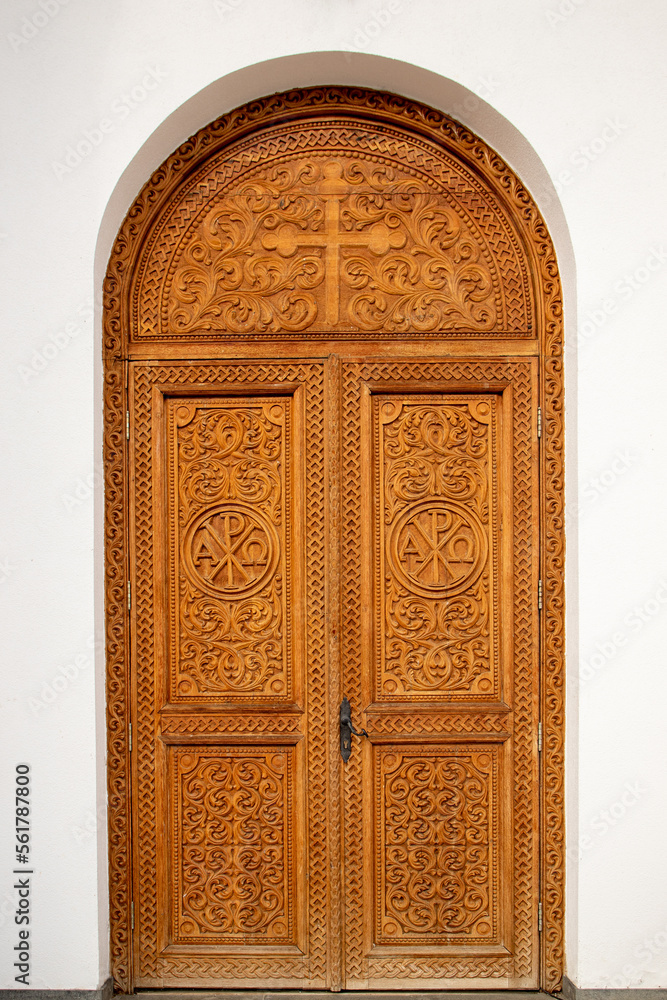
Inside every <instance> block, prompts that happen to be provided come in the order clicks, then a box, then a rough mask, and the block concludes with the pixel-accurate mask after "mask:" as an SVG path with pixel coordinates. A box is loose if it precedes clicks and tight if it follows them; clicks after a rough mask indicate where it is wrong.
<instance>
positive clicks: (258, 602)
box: [170, 399, 289, 699]
mask: <svg viewBox="0 0 667 1000" xmlns="http://www.w3.org/2000/svg"><path fill="white" fill-rule="evenodd" d="M170 406H171V409H172V413H171V418H172V425H173V429H172V432H171V440H172V442H173V443H172V450H173V454H172V456H171V461H172V463H173V464H174V466H175V468H176V476H177V488H176V489H175V490H172V491H171V493H172V496H173V497H177V498H178V500H177V503H178V512H177V514H174V521H175V522H176V523H175V525H174V530H175V531H176V533H177V535H178V544H177V545H173V546H172V557H173V559H174V565H173V569H172V572H173V574H174V578H176V579H179V594H178V604H177V607H174V608H173V609H172V621H173V626H172V627H173V628H174V632H175V641H174V643H173V649H174V651H176V650H178V656H177V659H176V661H175V662H174V664H173V667H172V674H173V682H172V683H173V689H174V690H173V697H174V698H175V699H178V698H183V697H185V698H188V697H193V696H201V695H209V696H210V695H215V694H216V693H217V694H218V695H220V694H221V693H225V694H227V695H229V696H237V697H238V696H242V695H243V694H247V693H249V692H252V693H255V694H257V693H264V694H270V695H275V694H282V695H284V694H285V693H286V691H287V687H288V669H289V665H288V662H287V651H286V645H285V608H284V600H285V593H284V576H285V569H286V565H287V563H286V558H287V553H286V551H285V548H286V542H285V539H284V537H283V534H284V507H285V504H286V502H287V497H286V483H285V466H286V464H287V462H288V456H287V455H286V446H285V431H286V424H287V420H288V414H287V410H286V404H285V401H284V400H280V399H272V400H269V401H267V402H266V403H263V404H262V403H260V404H259V405H258V404H257V402H256V401H255V402H254V403H253V405H250V404H248V405H245V406H244V405H242V403H233V404H229V405H227V406H223V405H220V403H219V401H218V402H216V404H215V405H211V404H210V403H209V404H207V403H206V401H202V402H201V404H200V405H199V406H194V405H192V404H185V403H182V402H180V401H179V400H174V401H171V403H170Z"/></svg>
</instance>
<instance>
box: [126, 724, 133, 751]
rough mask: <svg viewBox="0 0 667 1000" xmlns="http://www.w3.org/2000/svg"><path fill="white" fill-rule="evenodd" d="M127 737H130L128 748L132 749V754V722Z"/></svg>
mask: <svg viewBox="0 0 667 1000" xmlns="http://www.w3.org/2000/svg"><path fill="white" fill-rule="evenodd" d="M127 735H128V746H129V749H130V753H132V723H131V722H130V723H129V725H128V730H127Z"/></svg>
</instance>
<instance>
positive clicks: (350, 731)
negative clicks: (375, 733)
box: [340, 698, 368, 764]
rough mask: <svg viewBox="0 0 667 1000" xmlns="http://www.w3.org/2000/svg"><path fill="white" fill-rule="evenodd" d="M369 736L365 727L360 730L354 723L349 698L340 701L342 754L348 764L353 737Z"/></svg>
mask: <svg viewBox="0 0 667 1000" xmlns="http://www.w3.org/2000/svg"><path fill="white" fill-rule="evenodd" d="M353 736H368V733H367V732H366V730H365V729H362V730H358V729H355V728H354V726H353V725H352V708H351V706H350V703H349V701H348V700H347V698H343V700H342V701H341V703H340V755H341V757H342V758H343V761H344V762H345V763H346V764H347V762H348V760H349V759H350V754H351V753H352V737H353Z"/></svg>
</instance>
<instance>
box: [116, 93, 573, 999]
mask: <svg viewBox="0 0 667 1000" xmlns="http://www.w3.org/2000/svg"><path fill="white" fill-rule="evenodd" d="M336 117H340V118H345V119H347V120H349V119H353V120H354V119H356V120H359V121H363V122H364V123H365V124H366V125H368V124H369V123H373V124H374V125H375V126H376V127H377V129H378V131H381V130H382V129H383V128H385V129H391V130H393V132H394V133H395V132H396V130H397V129H398V130H401V131H403V132H404V133H406V135H408V136H409V137H411V138H412V139H415V140H417V141H420V140H423V141H425V142H426V143H429V144H435V145H436V146H438V147H439V148H440V149H442V150H444V151H445V152H446V153H447V155H448V156H450V157H451V158H453V159H455V160H456V161H457V162H459V163H461V164H462V165H463V166H464V167H465V169H466V170H467V171H468V172H469V174H470V175H472V176H474V177H476V178H478V179H479V181H480V184H481V185H483V186H484V188H485V189H486V190H489V191H491V192H492V193H493V195H494V197H495V199H496V201H497V204H498V205H499V206H500V210H501V214H502V215H503V217H504V219H505V220H506V221H507V230H506V232H507V233H510V234H514V235H515V236H516V237H517V239H516V244H515V245H512V246H511V247H509V249H508V251H507V252H508V253H510V252H511V253H513V254H514V255H515V258H516V259H517V260H519V261H520V270H521V272H522V273H520V274H519V276H518V278H517V288H519V292H516V294H515V298H516V297H517V296H518V297H521V296H523V299H524V300H525V301H526V302H527V303H528V307H527V308H526V310H525V314H524V315H525V321H526V325H525V327H524V328H523V329H518V330H517V331H515V333H514V340H513V343H514V344H515V345H516V343H517V340H520V339H523V340H524V341H525V340H528V339H532V340H533V342H534V343H535V342H536V343H537V345H538V347H539V354H538V356H539V363H540V389H539V392H540V406H541V410H542V414H543V429H542V447H541V449H540V475H541V489H540V513H541V517H540V532H541V538H540V545H541V574H540V575H541V579H542V581H543V588H544V598H545V599H544V608H543V612H542V617H541V624H540V628H541V647H542V655H541V671H542V673H541V678H542V683H541V718H542V722H543V733H544V744H543V747H544V749H543V753H542V757H541V764H540V766H541V824H542V826H541V830H542V832H541V871H542V892H541V898H542V904H543V933H542V936H541V968H542V988H543V989H546V990H549V991H554V990H557V989H558V988H559V987H560V983H561V979H562V974H563V935H564V870H565V853H564V791H563V789H564V726H565V718H564V518H563V510H564V460H563V363H562V351H563V324H562V295H561V287H560V280H559V276H558V267H557V262H556V255H555V250H554V247H553V243H552V241H551V238H550V236H549V233H548V231H547V228H546V225H545V223H544V220H543V219H542V217H541V215H540V212H539V210H538V208H537V206H536V205H535V203H534V201H533V200H532V198H531V196H530V194H529V193H528V192H527V191H526V190H525V188H524V187H523V185H522V184H521V181H520V180H519V179H518V178H517V177H516V175H515V174H514V173H513V171H512V170H511V169H510V168H509V167H508V166H507V164H506V163H504V161H503V160H502V159H501V158H500V157H499V156H498V154H497V153H496V152H495V151H494V150H493V149H491V148H490V147H489V146H488V145H487V144H486V143H485V142H483V141H482V140H481V139H480V138H479V137H478V136H476V135H475V134H473V133H472V132H470V131H469V130H468V129H467V128H466V127H465V126H462V125H461V124H460V123H458V122H456V121H454V120H453V119H451V118H449V117H448V116H447V115H445V114H443V113H442V112H440V111H437V110H435V109H433V108H430V107H427V106H425V105H421V104H418V103H415V102H413V101H409V100H407V99H405V98H402V97H399V96H396V95H391V94H386V93H380V92H377V91H370V90H362V89H359V88H354V89H353V88H345V87H320V88H312V89H309V90H304V91H292V92H288V93H284V94H278V95H273V96H271V97H268V98H264V99H261V100H257V101H254V102H252V103H251V104H248V105H246V106H244V107H242V108H238V109H236V110H234V111H232V112H230V113H229V114H227V115H224V116H222V117H221V118H219V119H217V120H216V121H214V122H212V123H211V124H210V125H208V126H207V127H205V128H203V129H201V130H200V131H199V132H198V133H196V135H194V136H193V137H191V138H190V139H188V140H187V141H186V142H185V143H183V144H182V145H181V146H180V147H179V149H178V150H176V151H175V152H174V153H173V154H172V155H171V156H170V157H169V158H168V159H167V160H166V161H165V162H164V163H163V164H162V166H161V167H159V168H158V169H157V170H156V171H155V172H154V173H153V175H152V177H151V178H150V180H149V181H148V182H147V183H146V185H145V186H144V187H143V189H142V190H141V192H140V193H139V195H138V196H137V198H136V200H135V202H134V204H133V205H132V207H131V209H130V211H129V212H128V214H127V217H126V219H125V221H124V222H123V225H122V227H121V229H120V231H119V233H118V236H117V238H116V241H115V244H114V248H113V251H112V254H111V257H110V261H109V266H108V270H107V275H106V279H105V284H104V327H103V331H104V333H103V336H104V342H103V343H104V456H105V457H104V462H105V554H106V563H105V594H106V629H107V647H106V650H107V719H108V809H109V865H110V886H109V888H110V915H111V962H112V973H113V976H114V980H115V983H116V986H117V988H119V989H121V990H122V991H123V992H131V990H132V982H133V972H132V953H131V949H132V932H131V924H132V915H131V879H132V873H131V839H132V822H131V801H130V799H131V796H130V789H131V781H130V774H131V767H132V763H131V757H130V731H129V721H130V701H131V682H130V673H129V664H130V641H131V640H130V633H129V621H130V619H129V612H128V554H129V545H130V536H129V522H128V477H129V466H128V453H127V449H126V412H127V410H128V396H127V386H128V359H130V358H131V357H133V356H134V357H136V356H137V355H133V354H132V350H131V347H132V340H133V336H134V337H136V335H137V334H138V332H139V327H140V325H141V323H142V316H141V313H140V311H139V309H138V303H139V301H140V295H143V296H144V297H145V296H146V295H147V292H146V290H145V288H143V287H142V285H141V274H140V272H141V270H142V267H144V265H145V262H146V259H147V256H148V255H149V254H150V252H151V249H152V241H154V237H155V231H156V229H157V224H158V220H159V219H160V218H161V213H162V212H164V210H165V208H166V206H168V205H169V204H170V202H171V201H172V200H173V199H175V197H176V195H177V193H179V192H182V191H183V190H184V189H185V188H186V186H187V184H188V181H189V179H191V178H192V177H193V176H194V175H195V173H196V171H197V169H198V168H199V167H201V166H202V164H204V163H206V162H207V161H209V160H210V159H211V158H212V157H213V156H215V155H217V154H219V153H220V152H221V151H223V150H224V149H225V148H226V147H227V146H228V145H229V144H231V143H233V142H239V141H240V140H243V139H244V138H247V137H250V136H253V135H255V134H256V133H260V132H261V131H262V130H264V129H267V128H269V127H273V126H277V125H285V124H287V123H298V122H300V121H305V120H306V119H308V120H310V121H311V122H313V121H315V122H317V121H318V120H319V121H321V120H323V119H325V118H336ZM510 243H511V239H510ZM499 253H500V251H499ZM498 261H500V256H499V257H498ZM498 261H496V263H498ZM164 268H165V271H164V274H166V269H167V263H165V265H164ZM498 271H499V273H500V272H502V262H500V263H499V266H498ZM502 291H503V289H502V288H501V292H502ZM500 313H502V315H505V316H506V315H507V310H505V312H504V313H503V310H500ZM158 314H159V310H157V308H156V311H155V315H156V317H158ZM274 330H275V327H274ZM161 333H162V327H161V326H160V320H159V317H158V321H157V327H156V329H154V330H153V331H152V335H151V336H150V337H148V338H147V339H148V340H150V341H151V342H152V346H153V348H154V352H155V353H154V355H153V357H154V358H155V359H158V358H160V359H163V360H165V361H166V360H169V359H170V358H171V357H173V353H172V354H170V353H169V350H170V347H171V345H170V344H168V343H167V340H166V339H165V338H163V339H162V340H161ZM466 334H467V335H468V337H469V339H470V337H471V335H470V333H469V328H466V329H461V328H458V329H456V328H449V329H447V331H446V332H444V333H441V334H440V335H439V336H440V340H441V341H442V342H445V341H447V340H450V339H451V340H452V342H454V340H456V339H458V340H460V339H461V338H462V337H465V336H466ZM425 335H428V336H429V337H430V336H432V334H430V333H427V334H425ZM267 336H268V337H269V339H281V340H285V339H287V340H290V339H295V340H296V339H299V338H300V339H301V340H303V339H304V336H307V334H306V335H304V333H303V332H300V333H295V334H291V333H290V332H289V330H285V329H283V330H282V331H281V332H280V334H279V335H276V334H275V333H273V334H268V335H267ZM389 336H390V334H388V333H385V334H384V340H385V343H386V341H388V339H389ZM381 337H382V333H379V334H378V333H374V334H373V335H372V337H371V336H370V335H369V333H367V332H366V333H364V334H363V335H361V334H360V335H359V337H358V339H364V340H370V339H373V340H374V341H377V339H378V338H381ZM475 337H476V338H477V339H478V340H479V332H476V333H475ZM236 339H237V341H238V340H239V339H241V340H242V338H239V337H236ZM331 339H335V337H332V338H331ZM508 339H511V333H508V327H505V328H504V329H503V328H502V327H500V328H499V329H496V330H495V331H490V332H489V333H488V335H487V336H485V340H484V342H483V343H482V344H481V346H480V345H479V344H478V345H476V346H475V347H473V348H471V351H472V354H473V356H474V357H476V358H484V357H486V358H492V357H496V358H497V357H499V356H502V352H503V351H504V352H506V353H508V354H511V353H512V346H511V345H510V344H509V343H508ZM494 340H495V341H497V342H498V343H497V344H496V345H495V350H493V349H491V350H488V351H487V353H485V350H484V347H485V345H487V348H488V345H489V343H490V342H492V341H494ZM209 342H210V336H209ZM172 351H173V348H172ZM212 356H213V355H211V354H205V355H204V357H212ZM218 356H220V357H224V354H223V355H218ZM143 357H144V358H146V357H147V355H146V354H145V353H144V355H143Z"/></svg>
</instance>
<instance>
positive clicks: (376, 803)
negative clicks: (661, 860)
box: [343, 361, 539, 989]
mask: <svg viewBox="0 0 667 1000" xmlns="http://www.w3.org/2000/svg"><path fill="white" fill-rule="evenodd" d="M535 385H536V380H535V368H534V366H533V365H531V364H530V363H525V362H523V363H517V364H505V363H486V364H480V363H461V362H457V363H452V362H449V363H443V362H430V363H429V362H425V361H421V362H419V363H415V362H411V363H410V362H403V363H401V362H392V363H388V362H386V361H381V362H377V363H372V362H363V363H356V364H349V365H345V366H344V369H343V387H344V388H343V392H344V419H343V426H344V435H345V437H344V444H343V467H344V469H345V474H344V479H343V497H344V518H343V566H344V577H343V580H344V583H343V594H344V596H343V608H344V620H343V636H344V641H343V644H344V651H343V664H344V686H345V693H346V694H347V696H348V697H349V699H350V701H351V704H352V706H353V711H354V709H355V708H356V709H357V710H358V711H357V716H356V720H355V719H354V718H353V721H356V723H357V726H358V727H360V726H363V728H365V729H366V730H367V732H368V734H369V735H368V738H367V739H364V740H363V741H359V740H358V741H357V743H358V744H359V745H358V746H357V748H356V751H355V753H353V755H352V756H351V758H350V761H349V763H348V765H347V766H346V770H345V778H344V787H345V810H344V830H345V844H344V859H345V876H344V878H345V886H346V890H347V891H346V897H345V927H346V933H345V941H346V948H345V962H346V982H347V986H348V988H352V989H362V988H366V987H370V988H374V989H391V988H405V989H411V988H414V987H415V981H417V982H419V984H420V988H423V987H424V986H427V987H428V988H431V989H435V988H460V987H461V986H465V987H466V988H478V989H479V988H488V987H489V985H490V981H493V982H494V984H495V985H501V986H509V987H513V988H535V987H536V986H537V983H538V978H537V977H538V894H537V889H538V856H539V855H538V755H537V750H538V747H537V717H538V716H537V712H538V694H539V688H538V635H539V633H538V626H537V623H538V608H537V588H538V558H537V552H538V546H537V537H538V536H537V522H538V506H537V489H536V488H537V464H536V459H537V448H536V423H535V417H536V412H535V406H534V398H535Z"/></svg>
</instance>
